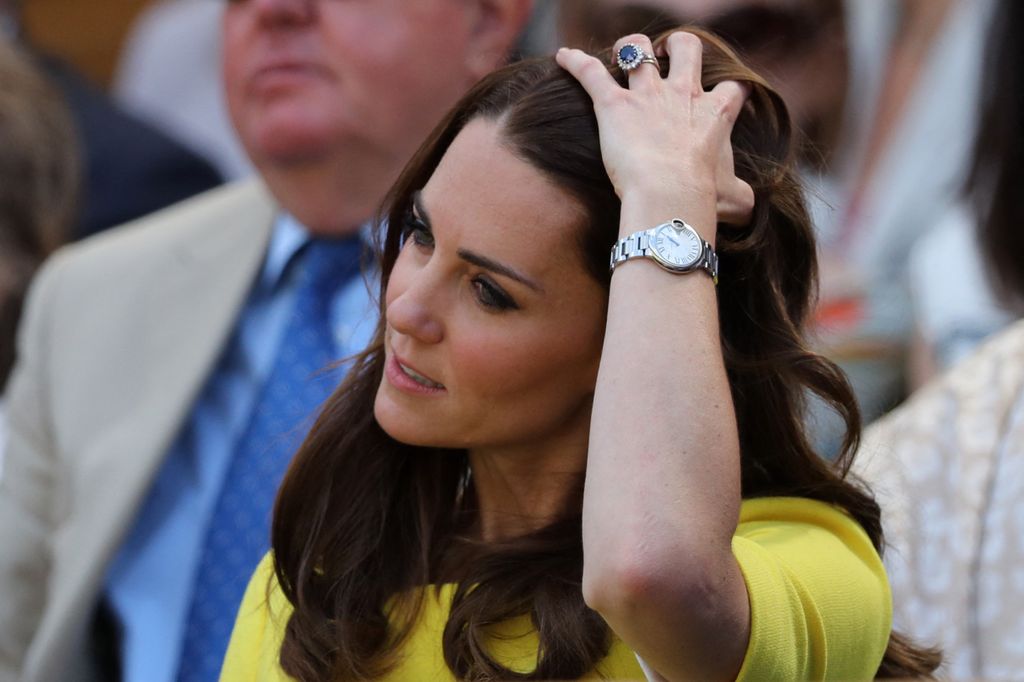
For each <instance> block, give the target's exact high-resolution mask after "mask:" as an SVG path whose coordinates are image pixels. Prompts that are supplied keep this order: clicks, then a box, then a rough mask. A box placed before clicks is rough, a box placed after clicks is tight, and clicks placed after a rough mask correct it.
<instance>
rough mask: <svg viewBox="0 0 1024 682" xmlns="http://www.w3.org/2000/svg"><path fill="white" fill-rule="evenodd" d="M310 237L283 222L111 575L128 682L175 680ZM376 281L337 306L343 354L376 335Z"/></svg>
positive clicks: (358, 284) (352, 287)
mask: <svg viewBox="0 0 1024 682" xmlns="http://www.w3.org/2000/svg"><path fill="white" fill-rule="evenodd" d="M368 232H369V228H366V229H365V230H364V233H365V234H366V235H367V236H368ZM309 238H310V237H309V234H308V233H307V232H306V230H305V228H303V227H302V226H301V225H300V224H299V223H298V222H297V221H295V220H294V219H293V218H291V217H290V216H287V215H282V216H280V217H279V218H278V219H277V221H276V223H275V225H274V230H273V234H272V236H271V240H270V244H269V247H268V250H267V255H266V259H265V261H264V264H263V269H262V270H261V271H260V273H259V276H258V278H257V279H256V281H255V282H254V284H253V288H252V290H251V291H250V292H249V297H248V299H247V300H246V303H245V305H244V307H243V308H242V310H241V313H240V315H239V318H238V322H237V323H236V325H235V330H234V333H233V334H232V336H231V338H230V340H229V342H228V344H227V346H226V347H225V349H224V351H223V354H222V355H221V357H220V358H219V359H218V360H217V363H216V365H215V367H214V369H213V372H212V373H211V375H210V377H209V378H208V379H207V382H206V384H205V386H204V388H203V391H202V393H201V394H200V395H199V397H198V399H197V400H196V403H195V405H194V406H193V409H192V412H191V414H190V415H189V417H188V419H187V420H186V422H185V423H184V424H183V425H182V429H181V431H180V433H179V435H178V437H177V439H176V440H175V442H174V444H173V445H172V446H171V449H170V451H169V452H168V454H167V457H166V459H165V460H164V463H163V466H162V467H161V469H160V471H159V472H158V473H157V475H156V478H155V480H154V482H153V486H152V488H151V489H150V490H149V493H148V495H147V497H146V499H145V501H144V502H143V505H142V508H141V510H140V513H139V516H138V517H137V518H136V521H135V525H134V526H133V527H132V528H131V529H130V530H129V533H128V535H127V537H126V538H125V541H124V543H123V544H122V546H121V548H120V550H119V552H118V553H117V554H116V555H115V557H114V560H113V562H112V564H111V566H110V568H109V570H108V573H107V576H106V583H105V595H104V596H105V598H106V599H107V602H108V604H109V606H110V609H111V611H112V613H113V615H114V618H115V620H116V622H117V624H118V626H119V629H120V634H121V640H120V642H121V651H120V654H121V656H120V660H121V669H122V679H123V680H124V682H172V681H173V680H174V678H175V675H176V673H177V666H178V659H179V657H180V651H181V645H182V638H183V636H184V630H185V625H186V620H187V618H188V610H189V605H190V603H191V595H192V587H193V584H194V581H195V570H196V568H197V566H198V564H199V559H200V554H201V552H202V547H203V540H204V536H205V532H206V527H207V525H208V521H209V518H210V515H211V514H212V513H213V508H214V506H215V505H216V502H217V496H218V494H219V492H220V488H221V485H222V483H223V480H224V476H225V474H226V471H227V468H228V465H229V463H230V460H231V455H232V452H233V450H234V446H235V443H236V442H237V440H238V438H239V437H240V436H241V434H242V432H243V431H244V430H245V427H246V424H247V423H248V421H249V417H250V414H251V412H252V410H253V409H254V407H255V402H256V397H257V395H258V392H259V389H260V387H261V386H262V385H263V383H264V382H265V381H266V379H267V377H268V376H269V374H270V372H271V369H272V367H273V364H274V359H275V357H276V355H277V351H278V346H279V345H280V342H281V337H282V335H283V333H284V330H285V327H286V325H287V323H288V319H289V316H290V313H291V310H292V307H293V305H294V302H295V294H296V280H297V277H296V275H297V271H296V270H295V268H291V267H289V265H290V263H291V262H292V257H293V256H294V255H295V254H296V253H297V252H298V251H299V249H301V248H302V246H303V245H305V244H306V242H307V241H308V240H309ZM376 279H377V277H376V275H375V274H370V275H368V276H367V277H365V278H364V277H356V278H353V280H352V281H351V282H349V283H348V284H347V285H345V286H344V287H343V288H342V289H341V290H340V291H339V293H338V294H337V296H336V297H335V299H334V301H333V304H332V309H331V324H332V328H333V329H334V330H335V331H336V337H335V341H336V345H337V357H339V358H342V357H348V356H350V355H353V354H355V353H357V352H359V351H361V350H362V349H363V348H365V346H366V344H367V343H368V342H369V341H370V338H371V337H372V335H373V331H374V328H375V326H376V322H377V304H376V284H375V280H376Z"/></svg>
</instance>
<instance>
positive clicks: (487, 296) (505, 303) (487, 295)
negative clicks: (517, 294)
mask: <svg viewBox="0 0 1024 682" xmlns="http://www.w3.org/2000/svg"><path fill="white" fill-rule="evenodd" d="M473 288H474V289H476V297H477V300H479V301H480V304H481V305H483V306H484V307H485V308H490V309H492V310H516V309H518V308H519V306H518V305H516V302H515V301H514V300H512V297H511V296H509V295H508V294H506V293H505V292H504V291H502V289H501V287H499V286H498V285H496V284H494V283H492V282H490V281H488V280H487V279H486V278H484V277H476V278H475V279H474V280H473Z"/></svg>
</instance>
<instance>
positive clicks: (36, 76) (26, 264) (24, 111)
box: [0, 39, 78, 393]
mask: <svg viewBox="0 0 1024 682" xmlns="http://www.w3.org/2000/svg"><path fill="white" fill-rule="evenodd" d="M0 140H3V153H0V393H2V392H3V388H4V385H5V384H6V382H7V378H8V375H9V374H10V371H11V367H12V366H13V364H14V355H15V335H16V331H17V327H18V320H19V318H20V317H21V309H22V303H23V301H24V297H25V293H26V291H27V289H28V285H29V282H30V280H31V279H32V275H33V274H34V273H35V270H36V268H37V267H38V266H39V264H40V263H41V262H42V261H43V259H45V258H46V256H48V255H49V254H50V253H51V252H52V251H53V250H54V249H56V248H57V247H58V246H60V245H61V244H62V243H64V242H65V241H66V240H67V237H68V230H69V229H70V225H71V222H72V220H73V219H74V215H75V208H76V197H77V194H78V154H77V151H76V145H75V135H74V128H73V126H72V123H71V117H70V115H69V114H68V112H67V109H66V107H65V104H64V101H63V99H62V98H61V96H60V95H59V93H58V92H57V91H56V90H54V89H53V88H51V87H50V86H49V84H48V83H47V82H46V80H45V78H44V77H43V76H42V75H41V74H40V73H38V72H37V71H36V69H35V67H34V64H33V62H32V61H31V59H30V58H29V57H28V56H27V55H24V54H22V53H21V52H20V51H19V50H18V48H17V47H16V46H15V45H14V44H12V43H11V42H9V41H7V40H3V39H0Z"/></svg>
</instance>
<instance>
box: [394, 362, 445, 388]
mask: <svg viewBox="0 0 1024 682" xmlns="http://www.w3.org/2000/svg"><path fill="white" fill-rule="evenodd" d="M384 376H385V378H387V380H388V383H390V384H391V385H392V386H394V387H395V388H397V389H399V390H402V391H405V392H407V393H416V394H419V395H438V394H440V393H445V392H446V391H447V389H445V387H444V386H443V385H441V384H440V383H439V382H436V381H434V380H433V379H431V378H429V377H427V376H425V375H423V374H422V373H420V372H418V371H417V370H416V369H415V368H413V367H411V366H410V365H408V364H406V363H404V362H402V361H401V360H400V359H399V358H398V356H396V355H394V354H391V355H390V357H389V358H388V360H387V362H386V363H385V365H384Z"/></svg>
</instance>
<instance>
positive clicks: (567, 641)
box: [222, 32, 934, 680]
mask: <svg viewBox="0 0 1024 682" xmlns="http://www.w3.org/2000/svg"><path fill="white" fill-rule="evenodd" d="M656 42H657V45H658V47H657V50H655V48H654V46H652V44H651V42H650V41H649V40H648V39H647V38H645V37H643V36H639V35H637V36H630V37H629V38H625V39H623V40H621V41H619V43H618V44H617V46H616V47H617V49H616V53H615V54H616V55H617V57H618V62H619V68H612V69H609V68H608V67H606V66H605V65H604V64H603V63H602V62H601V61H599V60H598V59H596V58H594V57H591V56H588V55H586V54H585V53H583V52H580V51H578V50H562V51H560V52H559V54H558V56H557V57H556V59H554V60H552V59H541V60H537V61H531V62H525V63H521V64H517V65H513V66H510V67H507V68H505V69H503V70H501V71H498V72H496V73H495V74H493V75H491V76H489V77H488V78H486V79H484V80H483V81H482V82H481V83H479V84H478V85H477V86H476V87H475V88H474V89H473V90H472V91H471V92H470V93H469V94H468V95H467V96H466V97H465V98H464V99H463V100H462V102H461V103H460V104H459V105H458V106H457V107H456V108H455V110H454V111H453V112H451V114H450V115H449V117H448V118H447V119H446V121H445V122H443V123H442V124H441V126H440V127H439V128H438V129H437V130H436V131H435V133H434V135H433V136H432V137H431V138H430V139H429V140H428V141H427V143H426V144H425V145H424V146H423V147H422V148H421V150H420V152H419V153H418V154H417V156H416V157H415V158H414V159H413V160H412V162H411V163H410V165H409V166H408V167H407V169H406V171H405V172H404V174H403V175H402V177H401V178H400V179H399V181H398V183H397V185H396V186H395V188H394V189H393V191H392V193H391V195H390V198H389V201H388V204H387V218H388V226H389V227H388V230H387V234H386V237H385V240H384V245H383V247H384V248H383V260H382V291H383V301H382V320H381V323H380V326H379V327H378V331H377V335H376V338H375V340H374V342H373V343H372V344H371V345H370V347H369V348H368V349H367V350H366V351H365V352H364V353H363V354H362V355H361V356H360V357H359V358H358V359H357V361H356V364H355V367H354V369H353V371H352V372H351V374H350V376H349V378H348V379H347V380H346V381H345V382H344V383H343V384H342V386H341V387H339V389H338V390H337V392H336V393H335V394H334V396H332V398H330V399H329V400H328V402H327V404H326V405H325V407H324V409H323V412H322V413H321V415H320V416H319V418H318V420H317V422H316V424H315V425H314V427H313V429H312V431H311V433H310V435H309V437H308V438H307V440H306V442H305V443H304V444H303V446H302V448H301V449H300V451H299V453H298V454H297V455H296V457H295V460H294V462H293V464H292V466H291V468H290V470H289V472H288V474H287V476H286V478H285V481H284V483H283V485H282V489H281V491H280V494H279V497H278V500H277V505H276V508H275V516H274V522H273V538H272V543H273V552H272V554H271V555H270V556H269V557H268V558H267V559H266V560H265V561H264V562H263V564H262V565H261V566H260V568H259V569H258V570H257V572H256V575H255V576H254V578H253V580H252V582H251V584H250V588H249V591H248V594H247V595H246V599H245V602H244V603H243V605H242V607H241V610H240V612H239V618H238V622H237V624H236V627H235V632H234V635H233V638H232V644H231V647H230V649H229V651H228V656H227V659H226V661H225V665H224V669H223V673H222V679H227V680H243V679H288V678H297V679H299V680H357V679H383V680H414V679H415V680H420V679H453V678H455V679H466V680H496V679H538V680H539V679H571V678H578V677H582V676H599V677H604V678H633V679H636V678H639V677H641V676H643V675H644V674H646V675H647V676H648V677H649V678H650V679H664V680H684V679H713V678H735V677H737V676H738V677H743V678H748V679H767V678H774V679H801V678H831V679H863V678H866V677H871V676H872V675H874V674H875V673H876V671H879V666H880V665H881V672H883V673H895V674H901V675H907V674H915V673H927V672H928V671H930V670H931V669H932V668H933V667H934V661H929V660H924V659H923V658H916V657H915V656H916V652H915V651H914V650H913V649H912V648H910V647H908V646H906V645H904V644H903V643H902V642H901V640H899V639H898V638H891V637H890V611H891V608H890V603H889V592H888V586H887V583H886V579H885V574H884V572H883V570H882V567H881V562H880V559H879V556H878V548H879V547H880V544H881V531H880V525H879V518H878V510H877V507H876V506H875V504H874V502H873V500H872V499H871V497H870V496H868V495H867V494H866V493H865V492H863V491H862V490H860V489H858V488H857V487H855V486H854V485H852V484H851V483H849V482H847V481H845V480H844V475H845V470H846V468H847V467H848V465H849V453H850V452H851V451H852V448H853V446H854V445H855V444H856V442H857V438H858V433H859V423H858V415H857V409H856V406H855V403H854V401H853V398H852V397H851V394H850V389H849V386H848V385H847V384H846V382H845V380H844V379H843V377H842V375H841V373H839V372H838V371H837V370H836V369H835V367H834V366H833V365H831V364H830V363H828V362H827V361H825V360H823V359H821V358H819V357H818V356H816V355H814V354H813V353H811V352H809V351H808V350H807V349H806V347H805V345H804V342H803V339H802V336H801V330H802V328H803V325H804V323H805V321H806V318H807V314H808V310H809V307H810V303H811V297H812V293H813V283H814V281H815V260H814V241H813V237H812V234H811V229H810V226H809V223H808V218H807V215H806V211H805V209H804V206H803V203H802V200H801V194H800V189H799V186H798V184H797V181H796V179H795V177H794V174H793V169H792V159H791V153H792V150H791V129H790V124H789V120H788V118H787V115H786V112H785V107H784V105H783V103H782V101H781V99H780V98H779V97H778V96H777V95H776V94H775V93H774V92H772V91H771V90H770V89H769V88H768V87H767V86H766V85H765V84H764V81H763V80H761V79H760V78H759V77H758V76H757V75H755V74H754V73H753V72H751V71H750V70H749V69H747V68H745V67H744V66H743V65H742V64H741V63H740V62H739V60H738V59H737V58H736V57H735V55H734V54H733V53H732V52H730V51H729V50H728V48H726V47H725V46H724V45H723V44H722V43H720V42H719V41H717V40H715V39H713V38H711V37H710V36H707V35H701V36H700V37H699V38H698V36H697V35H694V34H693V33H683V32H677V33H672V34H670V35H667V36H665V37H663V38H662V39H660V40H658V41H656ZM652 53H656V54H658V55H659V57H658V58H656V57H654V56H653V54H652ZM730 138H731V144H730ZM609 265H611V267H609ZM719 270H721V279H720V280H719V277H718V274H719ZM612 271H614V274H613V272H612ZM808 390H811V391H814V392H816V393H818V394H819V395H821V396H822V397H823V398H824V399H825V400H827V401H828V402H829V403H830V404H832V405H834V406H835V408H836V409H837V411H839V412H840V413H841V414H842V415H843V417H844V418H845V420H846V423H847V425H848V429H849V430H848V434H847V438H846V447H845V449H844V455H843V457H841V458H840V460H839V463H838V464H836V465H830V464H827V463H825V462H824V461H823V460H821V459H820V458H819V457H818V456H817V455H816V454H815V453H814V452H813V451H812V449H811V447H810V445H809V444H808V441H807V437H806V435H805V433H804V429H803V425H802V420H801V413H802V399H803V397H804V396H805V395H806V391H808Z"/></svg>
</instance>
